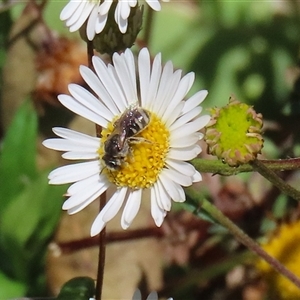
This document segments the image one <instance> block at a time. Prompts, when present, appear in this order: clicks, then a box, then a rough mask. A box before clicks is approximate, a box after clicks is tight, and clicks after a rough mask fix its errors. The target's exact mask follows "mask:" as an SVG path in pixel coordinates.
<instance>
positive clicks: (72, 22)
mask: <svg viewBox="0 0 300 300" xmlns="http://www.w3.org/2000/svg"><path fill="white" fill-rule="evenodd" d="M93 7H94V4H90V3H85V4H84V3H83V4H82V7H78V9H77V10H76V12H75V13H74V14H73V15H72V16H71V17H70V18H69V19H68V20H67V21H66V25H67V26H68V27H70V31H71V32H74V31H77V30H78V29H80V27H81V26H82V25H83V24H84V22H85V21H86V20H87V19H88V17H89V15H90V13H91V11H92V9H93Z"/></svg>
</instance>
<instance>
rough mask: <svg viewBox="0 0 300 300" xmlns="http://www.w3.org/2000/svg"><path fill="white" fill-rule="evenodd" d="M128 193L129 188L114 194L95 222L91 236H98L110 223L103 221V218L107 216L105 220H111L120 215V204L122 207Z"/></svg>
mask: <svg viewBox="0 0 300 300" xmlns="http://www.w3.org/2000/svg"><path fill="white" fill-rule="evenodd" d="M126 193H127V188H120V189H118V190H117V191H116V192H115V193H114V195H113V196H112V197H111V198H110V200H109V201H108V203H107V204H106V205H105V206H104V208H103V209H102V210H101V212H100V213H99V214H98V216H97V217H96V219H95V220H94V222H93V225H92V228H91V236H95V235H97V234H98V233H99V232H100V231H101V230H102V229H103V228H104V226H105V225H106V223H107V222H108V221H107V222H106V221H104V220H103V216H105V215H107V216H106V218H105V219H106V220H110V218H113V217H114V216H115V215H116V214H117V213H118V205H119V204H120V203H121V205H122V203H123V201H124V199H125V195H126ZM116 203H117V205H116Z"/></svg>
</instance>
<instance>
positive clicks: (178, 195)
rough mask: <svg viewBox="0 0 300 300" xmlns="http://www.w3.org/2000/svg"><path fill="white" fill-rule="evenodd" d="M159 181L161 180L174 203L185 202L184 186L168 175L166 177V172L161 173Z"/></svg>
mask: <svg viewBox="0 0 300 300" xmlns="http://www.w3.org/2000/svg"><path fill="white" fill-rule="evenodd" d="M159 180H161V183H162V184H163V186H164V188H165V190H166V192H167V193H168V194H169V195H170V197H171V198H172V200H173V201H175V202H184V201H185V193H184V190H183V188H182V186H181V185H179V184H178V183H176V182H174V181H173V180H171V179H170V178H169V177H168V176H167V175H165V171H162V172H161V174H160V175H159Z"/></svg>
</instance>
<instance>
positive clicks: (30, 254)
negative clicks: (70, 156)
mask: <svg viewBox="0 0 300 300" xmlns="http://www.w3.org/2000/svg"><path fill="white" fill-rule="evenodd" d="M47 174H48V172H47ZM47 174H46V173H44V174H42V175H40V176H39V178H37V180H36V181H33V182H32V183H31V184H30V185H28V186H27V187H26V188H25V189H24V190H23V191H22V193H20V194H19V195H18V196H17V197H15V198H14V199H13V200H12V201H11V202H10V203H9V205H8V206H7V207H6V209H5V210H4V212H3V216H2V220H1V229H0V233H1V244H0V245H1V248H2V249H4V252H5V253H6V259H5V261H3V257H1V258H0V262H1V263H2V264H3V265H5V263H6V262H7V258H9V259H8V261H9V262H10V263H9V266H7V265H6V268H9V269H7V272H8V273H9V274H11V276H12V275H13V276H15V278H17V279H19V280H27V279H28V278H30V277H31V276H33V275H34V274H35V273H36V272H38V271H39V269H41V262H42V259H43V256H44V255H45V251H46V245H47V242H48V241H49V239H50V237H51V235H52V233H53V232H54V229H55V227H56V225H57V223H58V220H59V217H60V214H61V203H62V196H61V195H62V194H63V192H64V191H65V189H66V187H65V186H55V187H53V186H49V185H48V183H47Z"/></svg>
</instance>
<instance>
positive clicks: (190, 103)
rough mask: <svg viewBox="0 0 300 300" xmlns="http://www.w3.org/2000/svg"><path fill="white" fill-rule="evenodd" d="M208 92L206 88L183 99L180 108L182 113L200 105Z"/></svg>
mask: <svg viewBox="0 0 300 300" xmlns="http://www.w3.org/2000/svg"><path fill="white" fill-rule="evenodd" d="M207 94H208V92H207V91H206V90H202V91H199V92H197V93H196V94H195V95H193V96H192V97H191V98H189V99H188V100H186V101H185V105H184V108H183V110H182V114H186V113H187V112H189V111H190V110H192V109H193V108H195V107H196V106H198V105H200V103H202V101H203V100H204V99H205V98H206V96H207Z"/></svg>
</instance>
